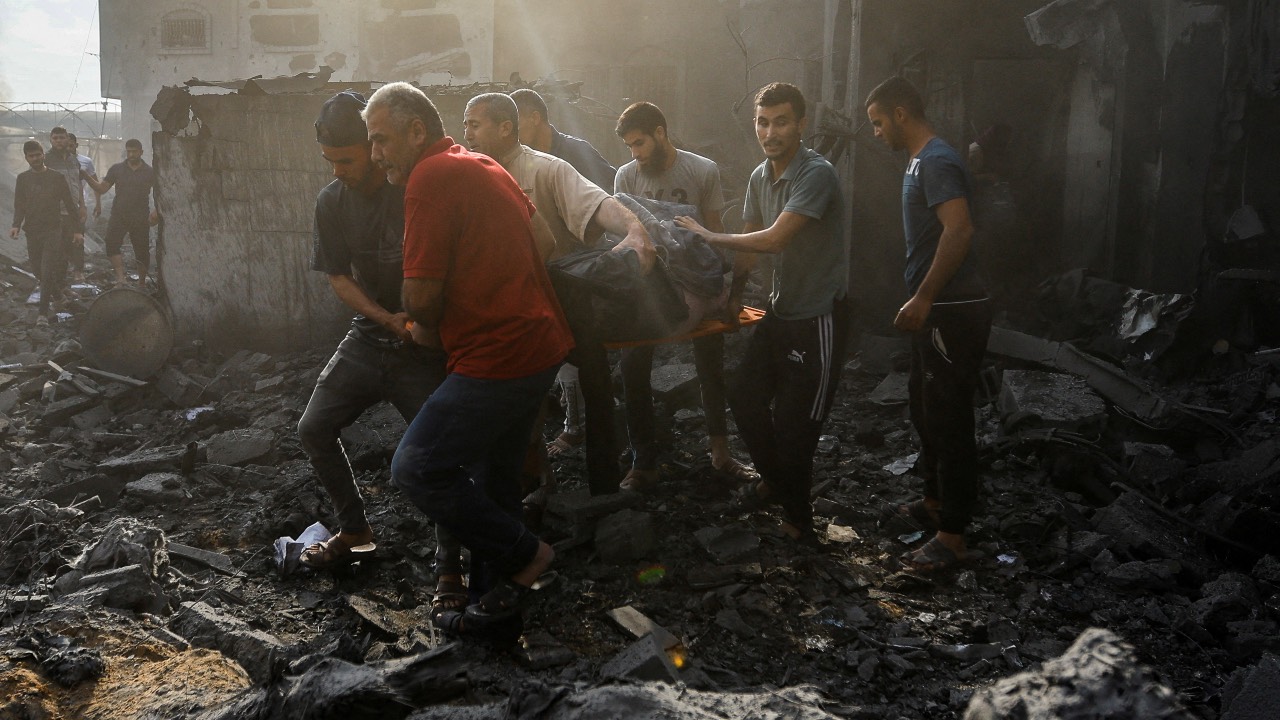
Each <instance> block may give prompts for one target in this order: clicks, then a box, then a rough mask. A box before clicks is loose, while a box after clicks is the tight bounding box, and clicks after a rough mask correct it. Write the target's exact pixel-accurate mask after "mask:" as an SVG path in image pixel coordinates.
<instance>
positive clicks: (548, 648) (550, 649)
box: [518, 630, 578, 670]
mask: <svg viewBox="0 0 1280 720" xmlns="http://www.w3.org/2000/svg"><path fill="white" fill-rule="evenodd" d="M518 654H519V658H520V662H521V663H523V664H524V666H525V667H527V668H529V669H530V670H546V669H547V668H553V667H560V666H561V665H568V664H569V663H571V662H573V661H574V660H576V659H577V657H578V655H577V653H575V652H574V651H573V650H570V649H569V648H568V646H566V645H565V644H564V643H562V642H560V641H559V640H557V639H556V638H555V636H554V635H552V634H551V633H549V632H547V631H545V630H534V631H531V632H527V633H525V634H524V635H522V636H521V637H520V650H519V653H518Z"/></svg>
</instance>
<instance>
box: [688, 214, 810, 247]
mask: <svg viewBox="0 0 1280 720" xmlns="http://www.w3.org/2000/svg"><path fill="white" fill-rule="evenodd" d="M810 220H811V218H809V217H807V216H805V215H800V214H799V213H793V212H786V211H783V212H782V213H781V214H779V215H778V219H777V220H774V221H773V224H772V225H770V226H769V227H767V228H760V229H756V230H749V229H748V228H750V227H752V225H750V224H749V225H748V226H747V227H746V228H743V230H744V232H742V233H740V234H736V235H735V234H729V233H723V232H713V231H711V230H709V229H708V228H705V227H703V226H702V225H699V224H698V222H697V221H696V220H694V219H693V218H691V217H685V216H681V217H678V218H676V224H677V225H679V226H680V227H682V228H684V229H686V230H692V231H693V232H696V233H698V234H699V235H701V236H702V237H704V238H706V239H707V242H709V243H711V244H712V245H716V246H718V247H722V248H726V249H729V250H739V251H743V252H753V253H780V252H782V251H783V250H784V249H786V247H787V245H789V244H791V241H792V239H794V238H795V236H796V233H798V232H799V231H800V228H802V227H804V225H805V223H807V222H809V221H810Z"/></svg>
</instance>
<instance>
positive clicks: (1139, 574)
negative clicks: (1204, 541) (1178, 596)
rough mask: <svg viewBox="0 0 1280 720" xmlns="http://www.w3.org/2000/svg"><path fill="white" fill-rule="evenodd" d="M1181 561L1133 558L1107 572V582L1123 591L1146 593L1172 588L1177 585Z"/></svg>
mask: <svg viewBox="0 0 1280 720" xmlns="http://www.w3.org/2000/svg"><path fill="white" fill-rule="evenodd" d="M1181 571H1182V563H1180V562H1178V561H1177V560H1134V561H1132V562H1127V563H1121V564H1119V565H1117V566H1115V567H1114V568H1112V569H1111V570H1110V571H1108V572H1107V575H1106V578H1107V582H1108V583H1110V584H1111V586H1112V587H1114V588H1116V589H1117V590H1121V591H1123V592H1131V593H1148V592H1164V591H1166V590H1172V589H1173V588H1175V587H1177V585H1178V573H1179V572H1181Z"/></svg>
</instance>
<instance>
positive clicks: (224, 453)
mask: <svg viewBox="0 0 1280 720" xmlns="http://www.w3.org/2000/svg"><path fill="white" fill-rule="evenodd" d="M275 439H276V438H275V433H273V432H271V431H270V430H255V429H248V428H245V429H239V430H228V431H227V432H223V433H218V434H217V435H214V436H213V437H211V438H209V445H208V449H207V451H206V452H207V454H208V461H209V462H210V463H212V464H214V465H243V464H245V463H248V462H253V461H256V460H261V459H263V458H264V457H266V456H267V455H268V454H270V452H271V450H272V448H273V447H274V446H275Z"/></svg>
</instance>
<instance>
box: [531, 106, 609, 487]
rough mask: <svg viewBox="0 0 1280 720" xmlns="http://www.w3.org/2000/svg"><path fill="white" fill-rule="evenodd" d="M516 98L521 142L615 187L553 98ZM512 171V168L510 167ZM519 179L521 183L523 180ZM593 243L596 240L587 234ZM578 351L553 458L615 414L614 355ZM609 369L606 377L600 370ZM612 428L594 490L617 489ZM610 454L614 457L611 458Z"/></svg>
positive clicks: (551, 447)
mask: <svg viewBox="0 0 1280 720" xmlns="http://www.w3.org/2000/svg"><path fill="white" fill-rule="evenodd" d="M511 100H512V101H513V102H514V103H515V104H516V109H517V111H518V114H519V120H520V122H519V125H520V127H519V140H520V143H521V144H523V145H525V146H527V147H530V148H532V149H534V150H537V151H539V152H544V153H547V154H548V155H552V156H554V157H558V158H560V159H561V160H564V161H565V162H567V163H569V164H570V165H572V166H573V169H574V170H577V171H578V174H579V175H581V176H582V177H584V178H586V179H587V180H588V181H589V182H591V183H592V184H594V185H595V186H596V187H598V188H600V189H601V190H603V191H604V192H605V193H609V192H612V190H613V174H614V171H613V165H610V164H609V161H608V160H605V159H604V156H602V155H601V154H600V152H599V151H598V150H596V149H595V148H594V147H592V145H591V143H589V142H587V141H586V140H583V139H582V138H576V137H574V136H572V135H566V134H564V133H562V132H560V131H559V130H556V126H555V125H552V124H551V115H550V114H549V113H548V111H547V101H546V100H544V99H543V98H542V96H541V95H539V94H538V93H537V91H535V90H530V89H529V88H521V89H520V90H516V91H515V92H513V93H511ZM507 170H508V171H510V168H507ZM517 181H518V182H523V181H520V180H519V178H517ZM583 239H584V240H587V241H588V244H590V243H591V242H594V241H595V238H583ZM578 340H579V341H580V342H578V343H577V349H576V350H575V351H574V353H573V357H571V358H569V362H566V363H565V364H564V365H563V366H562V367H561V368H560V374H559V375H557V376H556V384H557V385H559V386H560V398H561V402H563V403H564V430H563V431H562V432H561V433H560V434H559V435H558V436H557V437H556V438H555V439H554V440H552V441H551V442H550V443H547V455H548V457H553V458H554V457H556V456H557V455H561V454H563V453H566V452H569V451H570V450H572V449H573V448H575V447H577V446H579V445H581V444H582V443H583V441H584V440H585V439H586V435H587V426H586V415H589V414H591V413H592V411H594V413H595V417H596V419H595V421H594V422H593V423H592V426H593V427H592V430H593V432H592V433H591V434H592V435H595V436H598V435H601V434H602V433H603V432H605V430H604V429H603V428H605V426H603V425H601V424H600V423H601V420H600V416H601V414H602V413H606V412H607V413H610V414H612V413H613V386H612V384H611V383H610V382H609V378H608V377H607V375H608V372H609V368H608V358H607V357H606V356H604V351H603V350H602V349H597V348H596V347H595V345H596V343H594V342H587V340H588V339H587V338H578ZM580 365H585V366H586V367H587V369H588V372H587V377H585V378H583V377H581V372H580V370H581V368H580V367H579V366H580ZM602 372H603V373H605V375H604V376H603V377H602V376H601V375H600V373H602ZM612 441H613V437H612V432H611V431H610V432H609V443H608V449H607V451H606V450H602V448H604V447H605V446H604V445H602V444H601V443H600V441H599V438H598V437H593V438H592V441H591V442H590V443H588V445H587V464H588V465H589V466H590V467H592V468H594V471H593V473H591V474H592V476H593V477H594V478H596V481H595V482H594V483H593V486H592V494H597V493H598V492H606V493H608V492H612V491H613V490H612V488H607V487H606V485H608V484H609V483H606V482H605V481H603V480H601V479H600V478H601V477H602V476H603V475H605V474H612V473H609V472H607V471H606V470H605V469H604V468H605V467H606V466H607V465H608V464H610V463H614V458H613V457H612V456H613V454H614V449H613V444H612ZM606 456H608V457H606Z"/></svg>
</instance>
